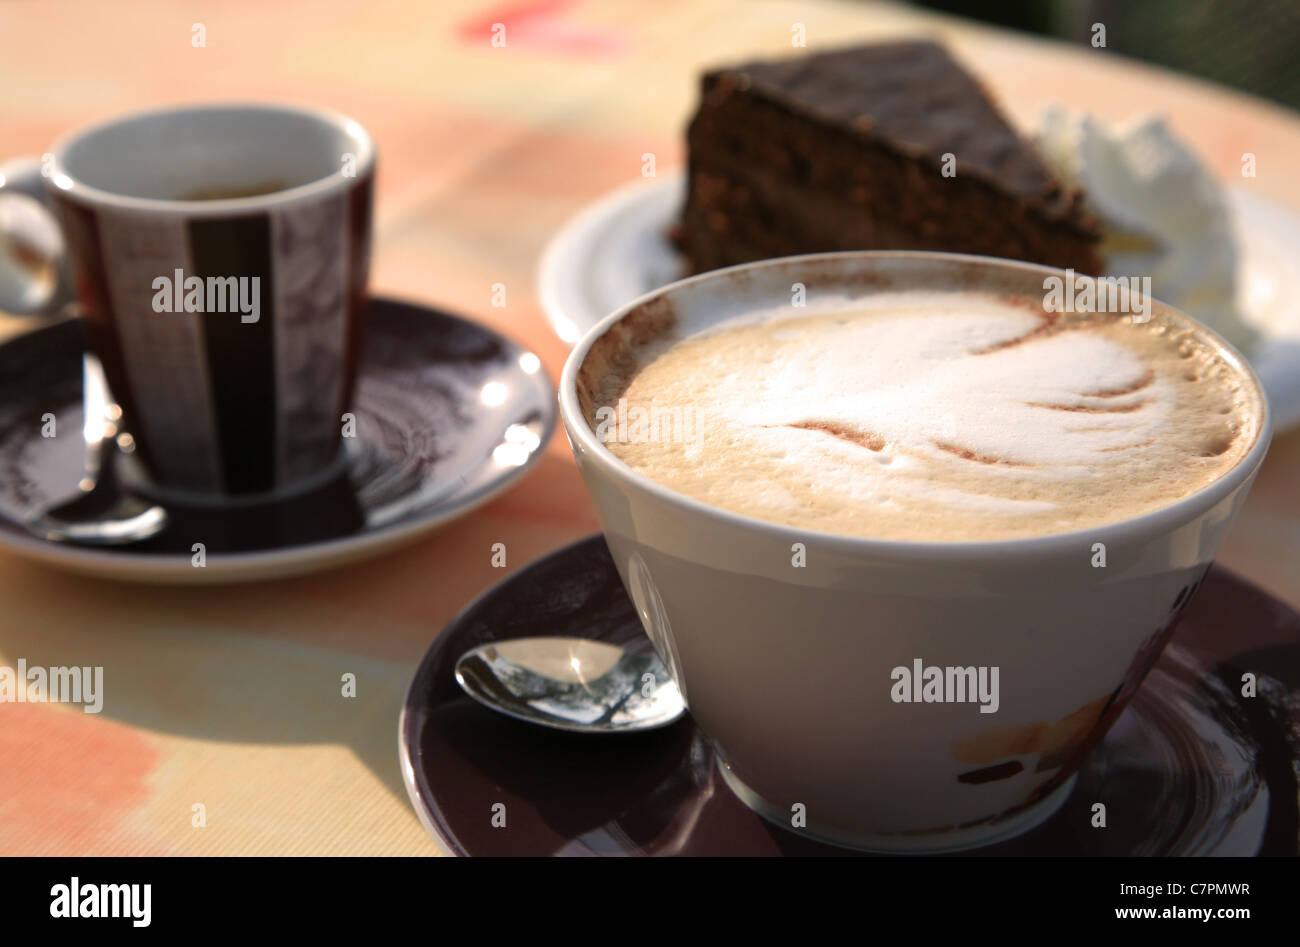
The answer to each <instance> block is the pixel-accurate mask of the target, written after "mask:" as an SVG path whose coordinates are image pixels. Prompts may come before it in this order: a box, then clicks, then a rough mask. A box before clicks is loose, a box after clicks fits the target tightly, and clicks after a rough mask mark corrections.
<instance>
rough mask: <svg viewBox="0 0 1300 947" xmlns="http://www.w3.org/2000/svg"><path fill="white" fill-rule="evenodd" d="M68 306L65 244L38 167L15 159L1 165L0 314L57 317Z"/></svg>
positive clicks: (36, 163)
mask: <svg viewBox="0 0 1300 947" xmlns="http://www.w3.org/2000/svg"><path fill="white" fill-rule="evenodd" d="M72 300H73V289H72V279H71V274H70V267H69V265H68V250H67V242H66V241H65V240H64V237H63V228H62V227H60V226H59V222H58V218H57V217H56V216H55V213H54V206H53V203H52V202H51V200H50V197H49V193H48V192H47V191H46V188H45V182H44V180H42V174H41V162H40V161H39V160H37V159H35V158H19V159H16V160H14V161H9V162H7V163H5V164H3V165H0V310H4V311H6V312H8V313H11V314H13V315H20V316H51V315H60V314H62V313H63V312H64V311H65V310H66V308H67V307H68V304H69V303H71V302H72Z"/></svg>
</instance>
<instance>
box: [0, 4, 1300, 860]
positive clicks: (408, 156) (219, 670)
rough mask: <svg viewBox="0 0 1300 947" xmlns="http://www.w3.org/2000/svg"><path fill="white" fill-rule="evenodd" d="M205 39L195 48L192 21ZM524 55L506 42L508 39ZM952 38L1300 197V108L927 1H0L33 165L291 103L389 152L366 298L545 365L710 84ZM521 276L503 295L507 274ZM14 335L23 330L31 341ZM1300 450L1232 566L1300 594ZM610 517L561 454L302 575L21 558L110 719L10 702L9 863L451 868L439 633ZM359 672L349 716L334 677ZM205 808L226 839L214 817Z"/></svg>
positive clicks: (22, 141)
mask: <svg viewBox="0 0 1300 947" xmlns="http://www.w3.org/2000/svg"><path fill="white" fill-rule="evenodd" d="M196 23H201V24H202V27H203V29H202V35H203V39H204V42H205V45H202V46H196V45H194V38H195V36H196V35H198V33H197V31H196V27H195V24H196ZM496 23H504V24H505V26H506V44H505V45H504V46H494V45H493V44H492V43H491V36H492V28H493V24H496ZM796 24H803V26H804V29H805V30H806V35H807V41H808V45H809V46H810V47H812V48H816V47H818V46H821V45H828V44H835V43H842V42H845V41H849V40H853V39H861V38H865V37H876V36H886V35H919V34H928V35H937V36H941V37H942V38H944V39H945V40H947V41H948V42H949V43H950V44H951V45H952V47H953V48H954V50H955V51H956V53H957V54H958V55H959V57H960V58H961V59H963V60H964V61H965V62H966V63H967V64H968V65H969V66H970V67H971V68H972V69H973V70H974V71H976V72H977V73H978V74H979V75H980V76H981V77H982V78H983V79H984V80H985V82H986V83H987V84H988V86H989V87H990V88H991V89H992V90H993V91H994V92H995V93H996V94H997V95H998V96H999V97H1000V98H1001V99H1002V101H1003V102H1004V103H1005V105H1006V107H1007V109H1008V111H1009V112H1010V113H1011V115H1012V116H1013V117H1014V118H1015V119H1016V120H1017V121H1019V122H1020V123H1021V124H1022V127H1023V126H1028V125H1029V124H1030V123H1031V122H1032V121H1033V119H1034V118H1035V117H1036V115H1037V114H1038V112H1039V110H1040V109H1041V108H1042V107H1043V106H1044V105H1046V104H1048V103H1049V102H1053V101H1058V102H1064V103H1066V104H1069V105H1071V106H1075V107H1086V108H1088V109H1090V110H1092V111H1093V112H1095V113H1097V114H1100V115H1102V116H1104V117H1107V118H1111V119H1120V118H1124V117H1126V116H1128V115H1130V114H1132V113H1133V112H1134V111H1135V110H1157V111H1163V112H1166V113H1167V114H1168V115H1169V116H1170V117H1171V119H1172V123H1173V126H1174V127H1175V129H1176V130H1177V131H1178V132H1179V133H1180V134H1181V135H1182V136H1184V137H1185V138H1186V139H1188V140H1189V141H1191V142H1192V143H1194V145H1195V146H1196V147H1197V149H1198V150H1199V151H1200V152H1201V153H1202V154H1203V155H1205V157H1206V158H1207V159H1208V160H1209V161H1210V162H1211V163H1212V164H1213V166H1214V167H1215V168H1216V169H1217V170H1218V171H1219V173H1221V174H1223V175H1225V176H1228V175H1231V176H1233V177H1234V178H1237V179H1239V177H1240V175H1239V168H1240V161H1241V155H1242V153H1243V152H1247V151H1249V152H1252V153H1254V154H1255V155H1256V156H1257V164H1258V177H1257V178H1256V179H1254V180H1253V181H1251V182H1249V186H1251V187H1255V188H1257V189H1258V191H1259V193H1260V194H1262V195H1266V196H1268V197H1270V198H1273V199H1276V200H1278V201H1281V202H1285V203H1288V204H1290V205H1291V206H1293V207H1297V208H1300V177H1297V176H1296V175H1295V173H1294V168H1295V165H1294V156H1295V155H1296V154H1300V119H1298V118H1297V117H1296V116H1295V115H1293V114H1291V113H1289V112H1286V111H1284V110H1282V109H1278V108H1275V107H1272V106H1268V105H1265V104H1262V103H1260V102H1257V101H1254V100H1251V99H1248V98H1244V97H1242V96H1239V95H1235V94H1233V93H1229V92H1227V91H1224V90H1222V89H1218V88H1216V87H1213V86H1208V85H1205V84H1202V83H1198V82H1194V81H1190V80H1186V79H1181V78H1176V77H1173V76H1171V75H1170V74H1167V73H1163V72H1160V71H1156V70H1153V69H1150V68H1147V67H1143V66H1140V65H1137V64H1135V63H1133V62H1131V61H1127V60H1124V59H1122V58H1119V57H1117V56H1115V55H1113V54H1111V53H1109V52H1107V51H1106V50H1104V49H1103V50H1095V49H1089V48H1087V47H1065V46H1061V45H1056V44H1049V43H1045V42H1042V41H1038V40H1031V39H1029V38H1026V37H1020V36H1014V35H1012V34H1008V33H1001V32H995V31H990V30H985V29H983V28H978V27H975V26H973V25H970V24H965V23H960V22H957V21H953V20H943V19H931V18H928V17H922V16H921V15H920V14H918V13H917V12H916V11H915V10H911V9H907V8H903V7H896V6H889V5H874V4H860V3H853V4H850V3H831V2H815V3H798V4H795V3H780V2H759V0H709V2H701V0H619V2H610V3H599V2H575V0H508V2H503V3H501V4H499V5H487V6H484V5H481V4H479V5H475V4H470V3H463V2H455V3H453V2H446V0H444V2H440V3H437V4H432V3H418V2H411V3H403V2H397V0H369V2H366V3H356V2H352V0H310V2H309V0H278V2H276V3H262V2H254V0H242V2H223V3H188V4H174V3H169V2H166V0H156V2H136V0H131V2H126V0H124V2H119V3H112V4H84V5H82V4H71V3H58V2H49V3H40V4H36V3H7V4H3V5H0V150H2V151H4V152H6V153H7V154H12V155H18V154H39V153H41V152H43V151H44V150H45V149H46V147H47V146H48V144H49V143H50V142H51V141H53V140H54V139H55V138H56V137H57V136H58V135H59V134H61V133H62V132H63V131H65V130H66V129H68V128H70V127H72V126H74V125H77V124H80V123H82V122H85V121H88V120H90V119H93V118H97V117H100V116H104V115H107V114H111V113H114V112H119V111H126V110H132V109H136V108H141V107H147V106H153V105H159V104H163V103H174V102H186V101H193V100H205V99H206V100H212V99H254V100H262V99H272V100H290V101H300V102H304V103H309V104H317V105H325V106H330V107H333V108H335V109H338V110H341V111H344V112H347V113H350V114H351V115H353V116H354V117H355V118H357V119H358V120H360V121H361V122H362V123H363V124H365V125H366V126H368V127H369V128H370V129H371V131H372V132H373V133H374V135H375V136H376V138H377V140H378V144H379V150H380V178H379V192H378V216H377V234H376V236H377V242H376V251H375V265H374V271H373V272H374V279H373V286H374V289H375V290H376V291H377V292H380V293H389V294H394V295H398V296H402V297H406V298H410V299H415V300H421V301H427V302H430V303H435V304H437V305H439V306H442V307H445V308H447V309H449V310H452V311H455V312H460V313H464V314H466V315H468V316H470V317H472V318H475V319H478V320H481V321H483V322H485V323H490V324H492V325H494V326H496V327H497V328H499V329H500V330H502V331H504V332H506V333H508V334H510V335H511V336H513V337H514V338H516V339H518V340H519V341H521V342H523V343H524V344H526V345H529V346H531V347H532V348H533V349H534V350H535V351H536V352H537V353H538V354H539V355H540V356H541V357H542V360H543V362H544V364H545V367H546V370H547V371H548V372H550V374H551V377H552V378H557V377H558V376H559V373H560V369H561V366H562V365H563V361H564V357H565V354H566V349H565V346H564V345H563V344H562V343H561V342H560V341H559V340H558V339H556V338H555V337H554V336H553V335H552V334H551V331H550V329H549V328H548V326H547V324H546V322H545V321H544V319H543V318H542V315H541V312H540V310H539V308H538V303H537V299H536V295H535V292H534V270H535V266H536V261H537V257H538V254H539V252H540V250H541V249H542V247H543V246H544V245H545V243H546V241H547V238H548V237H549V236H550V234H551V233H552V232H553V231H554V230H555V229H556V228H557V227H558V226H559V225H560V224H562V223H563V222H564V220H565V219H566V218H567V217H568V216H569V215H571V214H572V213H574V212H575V211H576V210H578V209H579V208H581V207H582V206H583V205H584V204H586V203H587V202H589V201H590V200H592V199H593V198H595V197H597V196H599V195H600V194H602V193H603V192H605V191H606V190H608V189H611V188H613V187H616V186H618V185H620V184H623V183H624V182H626V181H629V180H632V179H635V178H637V177H638V176H639V175H640V174H641V168H642V156H643V155H644V154H646V153H647V152H650V153H653V154H655V155H656V157H657V164H658V167H659V168H660V169H661V170H662V169H668V168H672V167H674V166H676V165H677V164H678V163H679V162H680V160H681V157H682V144H681V130H682V126H683V123H684V121H685V119H686V117H687V115H688V113H689V111H690V109H691V107H692V105H693V101H694V96H695V90H696V82H697V75H698V72H699V70H700V68H701V67H702V66H704V65H707V64H711V63H715V62H721V61H727V60H731V59H733V58H739V57H744V56H747V55H751V54H769V53H779V52H781V51H783V50H784V51H788V50H789V49H790V46H791V36H792V30H793V28H794V27H795V25H796ZM494 283H504V284H506V287H507V297H506V298H507V303H508V305H507V306H506V307H505V308H494V307H493V306H492V305H491V293H492V284H494ZM30 325H31V323H30V322H22V321H20V320H17V319H12V318H9V317H4V316H0V336H7V335H11V334H13V333H15V332H19V331H23V330H24V329H25V328H28V327H30ZM1298 479H1300V431H1297V432H1293V433H1291V434H1289V435H1287V436H1283V437H1280V438H1278V439H1277V441H1276V442H1275V445H1274V447H1273V451H1272V454H1271V456H1270V457H1269V459H1268V461H1267V462H1266V464H1265V466H1264V468H1263V471H1262V473H1261V474H1260V477H1259V480H1258V482H1257V484H1256V486H1255V489H1254V493H1253V494H1252V496H1251V499H1250V502H1249V505H1248V506H1247V507H1246V510H1245V512H1244V513H1243V515H1242V517H1241V519H1240V521H1239V523H1238V525H1237V526H1236V528H1235V530H1234V532H1233V534H1232V536H1231V537H1230V539H1229V540H1228V542H1227V544H1226V546H1225V548H1224V550H1223V554H1222V557H1221V561H1223V562H1224V563H1226V564H1227V565H1229V566H1231V567H1233V568H1235V569H1237V570H1238V571H1239V572H1241V573H1243V574H1245V575H1247V576H1249V577H1251V578H1252V579H1253V580H1254V581H1256V582H1257V583H1259V584H1261V585H1262V586H1264V587H1265V588H1267V589H1269V590H1270V591H1272V592H1273V593H1274V594H1276V595H1278V596H1280V597H1282V598H1283V599H1286V600H1287V601H1289V602H1290V603H1291V604H1292V605H1293V606H1297V607H1300V491H1297V489H1296V483H1297V480H1298ZM595 528H596V522H595V519H594V517H593V515H592V510H591V506H590V504H589V503H588V500H587V498H586V495H585V494H584V492H583V487H582V484H581V482H580V479H579V477H578V475H577V472H576V470H575V468H574V465H573V462H572V460H571V458H570V456H569V452H568V446H567V444H566V443H565V441H564V438H563V436H562V435H560V436H557V437H556V438H555V439H554V440H553V441H552V442H551V444H550V445H549V447H548V448H547V452H546V456H545V458H544V459H543V461H542V462H541V463H540V465H539V466H538V468H537V469H536V470H535V471H534V472H533V473H532V474H531V475H530V476H528V477H527V478H526V479H525V480H524V481H523V482H522V484H521V485H519V486H518V487H517V488H515V489H513V490H512V491H510V492H509V493H507V494H506V495H504V496H503V497H501V498H500V499H498V500H496V501H495V502H493V503H491V504H490V505H488V506H487V507H485V508H483V509H481V510H479V511H478V512H476V513H474V514H473V515H471V516H469V517H467V518H465V519H463V520H460V521H458V522H456V523H454V524H452V525H450V526H448V527H446V528H445V529H442V530H441V531H439V532H437V533H435V534H433V535H431V536H429V537H428V538H426V539H424V540H423V541H421V542H419V543H417V544H416V545H413V546H411V547H409V548H406V549H404V550H401V551H399V552H395V553H392V554H389V555H386V556H384V557H382V558H379V559H376V560H373V561H370V562H367V563H364V564H361V565H357V566H352V567H348V568H345V569H343V570H339V571H334V572H330V573H325V574H321V575H317V576H311V577H306V578H300V579H294V580H287V581H278V582H272V583H266V584H250V585H244V586H237V587H226V588H212V589H183V588H151V587H144V586H130V585H116V584H111V583H108V582H104V581H96V580H93V579H86V578H79V577H75V576H71V575H65V574H62V573H60V572H56V571H53V570H51V569H48V568H44V567H41V566H38V565H34V564H29V563H26V562H24V561H21V560H19V559H17V558H14V557H11V556H9V555H7V554H0V603H3V604H2V605H0V665H7V666H10V667H13V666H15V665H16V664H17V662H18V660H19V659H25V660H26V662H27V664H28V665H29V666H44V667H49V666H57V665H102V666H103V667H104V685H103V686H104V691H105V700H104V705H103V710H102V712H101V713H99V714H85V713H82V711H81V710H80V709H79V708H76V707H69V706H66V705H54V704H18V703H3V704H0V855H13V854H155V853H157V854H168V853H176V854H344V853H350V854H413V853H435V852H436V851H437V850H438V849H437V846H436V845H435V844H434V843H433V842H432V841H431V840H430V839H429V838H428V837H427V836H426V835H425V833H424V831H423V830H422V829H421V828H420V825H419V823H418V822H417V821H416V818H415V815H414V814H413V812H412V811H411V808H410V806H409V804H408V802H407V798H406V793H405V791H404V789H403V787H402V783H401V778H400V775H399V772H398V763H397V753H396V743H397V740H396V726H397V715H398V710H399V708H400V706H401V701H402V698H403V694H404V691H405V689H406V686H407V683H408V682H409V680H410V678H411V675H412V673H413V672H414V669H415V666H416V664H417V662H418V661H419V659H420V656H421V655H422V654H423V652H424V651H425V649H426V648H427V647H428V645H429V643H430V641H431V640H432V639H433V638H434V636H436V635H437V634H438V632H439V630H440V629H441V628H443V627H444V625H445V624H446V622H447V621H448V620H449V619H450V618H451V617H452V616H453V615H454V614H455V613H456V612H457V611H458V610H459V609H460V608H461V607H462V606H463V605H465V604H466V603H467V602H468V601H469V600H470V599H471V598H473V597H474V596H475V595H477V594H478V593H479V592H480V591H481V590H482V589H484V588H485V587H487V586H488V585H489V584H490V583H492V582H494V581H496V580H498V579H500V578H501V577H502V575H503V570H501V569H497V568H493V566H492V563H491V556H492V553H491V549H492V545H493V544H494V543H498V542H500V543H504V544H505V545H506V548H507V551H508V552H507V569H506V570H505V571H513V570H515V569H518V568H520V567H522V566H524V565H526V564H527V563H529V562H530V561H532V560H533V559H535V558H537V557H538V556H540V555H542V554H543V553H545V552H547V551H549V550H551V549H553V548H555V547H557V546H560V545H562V544H565V543H567V542H569V541H571V540H573V539H576V538H577V537H579V536H582V535H584V534H587V533H590V532H592V531H593V530H595ZM347 673H352V674H355V675H356V680H357V694H356V697H355V698H347V697H343V696H341V693H340V691H341V688H340V679H341V678H342V676H343V675H344V674H347ZM200 805H201V806H202V807H203V808H202V810H201V811H202V812H203V814H204V819H203V820H202V821H204V822H205V824H204V825H201V826H197V825H195V824H194V823H195V822H196V821H198V820H196V818H195V813H196V811H200V810H196V808H195V807H196V806H200Z"/></svg>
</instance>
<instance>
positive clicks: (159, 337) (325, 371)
mask: <svg viewBox="0 0 1300 947" xmlns="http://www.w3.org/2000/svg"><path fill="white" fill-rule="evenodd" d="M33 167H35V170H32V169H33ZM374 168H375V149H374V145H373V144H372V142H371V139H370V136H369V135H368V134H367V133H366V131H365V130H364V129H363V128H362V127H361V126H360V125H358V124H357V123H356V122H354V121H352V120H350V119H348V118H345V117H343V116H339V115H335V114H332V113H328V112H322V111H317V110H314V109H306V108H297V107H288V106H280V105H204V106H194V107H183V108H173V109H167V110H161V111H153V112H147V113H142V114H137V115H131V116H127V117H124V118H118V119H114V120H111V121H107V122H104V123H101V124H97V125H94V126H91V127H89V128H85V129H81V130H79V131H76V132H74V133H72V134H70V135H68V136H67V137H65V138H63V139H62V140H61V141H59V142H58V143H57V144H56V145H55V146H54V147H53V148H52V149H51V151H50V153H48V154H47V155H45V156H44V159H43V161H42V162H41V163H40V164H39V165H36V166H34V165H33V164H28V165H25V166H24V165H19V164H13V163H11V164H10V165H6V166H4V168H3V169H0V201H3V202H4V203H3V204H0V224H3V229H4V230H6V231H8V237H9V239H8V240H0V244H4V245H5V246H4V254H5V259H4V260H3V261H0V307H4V308H9V309H11V310H20V309H26V310H28V311H46V312H51V311H57V309H59V308H60V307H61V306H62V305H63V304H64V303H65V302H66V301H67V300H66V299H65V298H61V297H64V296H67V295H70V293H69V292H68V291H69V290H75V296H76V300H77V302H78V303H79V304H80V310H81V314H82V317H83V318H84V319H85V322H86V327H87V330H88V332H89V337H90V345H91V348H92V349H93V351H94V352H95V353H96V354H97V355H98V356H99V359H100V361H101V362H102V363H103V366H104V374H105V376H106V378H107V380H108V385H109V388H110V389H111V392H112V395H113V398H114V400H115V401H116V403H117V404H118V405H120V406H121V410H122V418H121V421H120V423H119V427H120V428H123V429H124V430H125V431H127V432H129V433H130V434H131V437H132V441H133V444H134V455H135V457H136V458H138V460H139V461H140V464H141V466H142V467H143V469H144V471H145V473H146V475H147V477H148V479H149V480H150V481H151V484H150V486H152V487H154V488H156V490H157V491H158V492H160V493H162V494H164V495H173V496H180V497H185V498H190V499H194V500H200V501H202V500H206V501H217V502H229V501H231V500H248V499H258V498H262V497H271V496H277V495H283V494H285V493H292V492H297V491H298V490H300V489H302V488H304V487H307V486H310V485H311V484H313V483H317V482H320V481H321V480H323V479H325V478H327V477H328V476H329V475H330V474H331V472H333V471H334V470H336V465H337V464H340V463H342V458H343V456H344V452H343V450H342V444H343V438H342V433H343V428H344V424H345V423H346V422H345V420H344V419H343V415H345V414H347V413H348V407H349V404H350V399H351V396H352V389H353V384H354V380H355V376H356V365H357V349H358V346H359V343H360V339H361V329H362V321H363V319H364V309H365V304H366V282H367V273H368V268H369V257H370V232H371V206H372V194H373V187H374ZM6 170H7V171H8V174H6V173H4V172H5V171H6ZM34 185H35V186H34ZM23 191H26V192H27V193H26V194H23V193H21V192H23ZM38 201H39V205H38V203H37V202H38ZM24 202H27V203H24ZM41 207H43V208H44V210H42V209H41ZM46 210H48V211H52V212H53V214H54V217H55V218H56V219H57V221H58V224H57V225H56V224H54V223H53V221H51V220H50V217H49V215H48V214H46V213H45V211H46ZM43 214H44V215H45V216H44V219H43V220H42V215H43Z"/></svg>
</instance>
